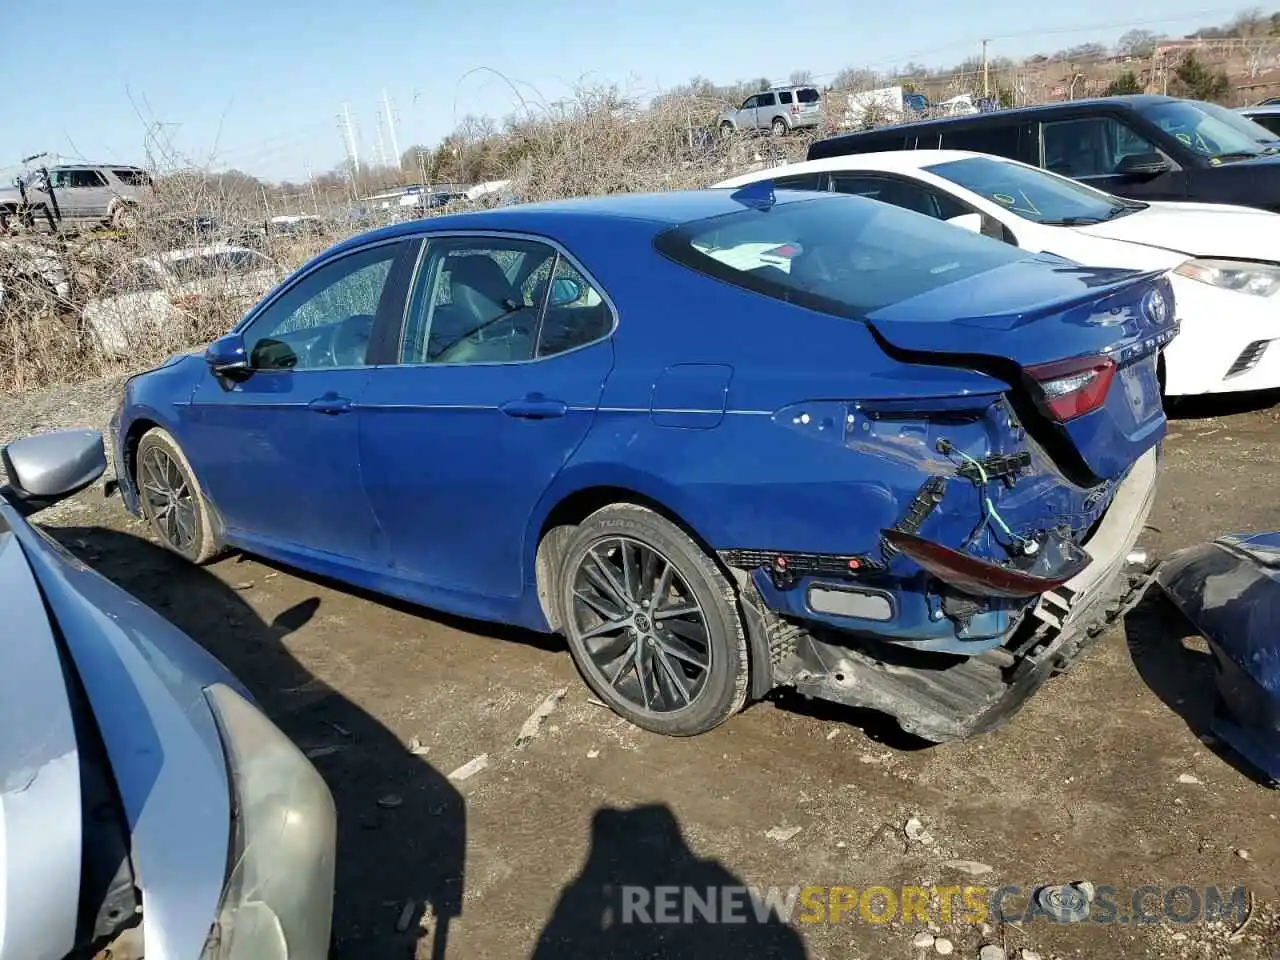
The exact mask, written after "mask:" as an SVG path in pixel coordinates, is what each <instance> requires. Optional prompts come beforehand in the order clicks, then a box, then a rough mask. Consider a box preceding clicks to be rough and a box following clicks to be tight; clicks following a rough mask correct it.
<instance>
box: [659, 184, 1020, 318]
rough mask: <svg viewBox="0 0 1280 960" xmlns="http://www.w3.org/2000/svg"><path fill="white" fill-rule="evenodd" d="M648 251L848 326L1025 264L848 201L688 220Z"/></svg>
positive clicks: (962, 234)
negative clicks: (972, 279) (898, 305)
mask: <svg viewBox="0 0 1280 960" xmlns="http://www.w3.org/2000/svg"><path fill="white" fill-rule="evenodd" d="M655 246H656V247H657V249H658V250H659V252H661V253H663V254H664V255H666V256H667V257H670V258H671V259H672V260H675V261H676V262H677V263H680V264H682V265H683V266H686V267H688V268H689V269H691V270H696V271H697V272H699V273H702V274H705V275H707V276H709V277H715V278H716V279H718V280H723V281H725V282H727V283H732V284H734V285H736V286H739V287H743V288H745V289H748V290H752V291H754V292H756V293H759V294H763V295H764V296H767V297H772V298H774V299H776V300H783V301H786V302H788V303H796V304H799V305H800V306H804V307H808V308H810V309H813V310H819V311H822V312H824V313H830V314H834V315H836V316H841V317H848V318H851V319H855V320H860V319H862V318H864V317H865V316H866V315H867V314H868V313H872V312H874V311H876V310H879V309H881V308H882V307H886V306H889V305H890V304H894V303H899V302H901V301H903V300H908V299H910V298H911V297H914V296H917V295H919V294H922V293H926V292H928V291H930V290H933V289H935V288H937V287H942V286H946V285H947V284H950V283H956V282H958V281H960V280H965V279H968V278H969V277H972V276H975V275H977V274H981V273H986V272H987V271H988V270H993V269H995V268H996V267H1001V266H1004V265H1005V264H1008V263H1013V262H1015V261H1018V260H1021V259H1024V258H1026V257H1027V254H1026V253H1024V252H1023V251H1021V250H1018V249H1017V248H1016V247H1011V246H1009V245H1008V244H1004V243H1001V242H1000V241H998V240H992V239H990V238H988V237H984V236H981V235H979V234H975V233H970V232H969V231H967V230H958V229H956V228H955V227H954V226H951V225H949V224H947V223H944V222H943V221H941V220H935V219H933V218H932V217H927V216H924V215H923V214H919V213H914V212H912V211H909V210H903V209H901V208H899V207H893V206H889V205H888V204H884V203H878V202H876V201H874V200H867V199H864V198H862V197H852V196H831V197H820V198H814V199H812V200H801V201H792V202H787V203H778V204H775V205H774V207H773V208H772V209H770V210H756V209H747V210H743V211H741V212H738V213H730V214H725V215H723V216H719V217H711V218H709V219H705V220H695V221H693V222H691V223H686V224H682V225H680V226H679V227H676V228H674V229H671V230H668V231H665V232H664V233H662V234H660V235H659V236H658V237H657V239H656V240H655Z"/></svg>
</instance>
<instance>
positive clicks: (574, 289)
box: [551, 277, 583, 307]
mask: <svg viewBox="0 0 1280 960" xmlns="http://www.w3.org/2000/svg"><path fill="white" fill-rule="evenodd" d="M582 293H583V287H582V284H581V283H579V282H578V281H577V280H574V279H573V278H572V277H556V279H555V280H553V281H552V282H551V306H553V307H564V306H567V305H569V304H571V303H577V302H578V301H579V300H581V299H582Z"/></svg>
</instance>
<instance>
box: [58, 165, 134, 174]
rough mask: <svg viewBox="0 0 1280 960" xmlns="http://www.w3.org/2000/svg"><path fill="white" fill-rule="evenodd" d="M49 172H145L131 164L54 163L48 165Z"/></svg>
mask: <svg viewBox="0 0 1280 960" xmlns="http://www.w3.org/2000/svg"><path fill="white" fill-rule="evenodd" d="M49 169H50V170H137V171H138V172H139V173H146V171H145V170H144V169H143V168H142V167H139V166H137V165H136V164H132V163H54V164H50V166H49Z"/></svg>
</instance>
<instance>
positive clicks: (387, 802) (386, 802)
mask: <svg viewBox="0 0 1280 960" xmlns="http://www.w3.org/2000/svg"><path fill="white" fill-rule="evenodd" d="M403 805H404V797H402V796H400V794H398V793H388V794H387V795H386V796H385V797H379V798H378V806H380V807H382V809H383V810H394V809H395V808H396V807H399V806H403Z"/></svg>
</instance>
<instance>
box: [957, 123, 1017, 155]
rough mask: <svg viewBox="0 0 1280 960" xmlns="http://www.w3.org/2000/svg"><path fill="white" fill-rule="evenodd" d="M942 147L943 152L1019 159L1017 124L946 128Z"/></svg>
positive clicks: (965, 125)
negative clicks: (971, 152)
mask: <svg viewBox="0 0 1280 960" xmlns="http://www.w3.org/2000/svg"><path fill="white" fill-rule="evenodd" d="M940 146H941V148H942V149H943V150H972V151H974V152H975V153H994V154H995V155H996V156H997V157H1008V158H1009V159H1011V160H1016V159H1018V127H1017V125H1016V124H1011V123H1010V124H1001V125H998V126H984V127H971V126H968V125H967V124H960V125H955V126H951V125H948V126H944V127H943V128H942V138H941V143H940Z"/></svg>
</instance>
